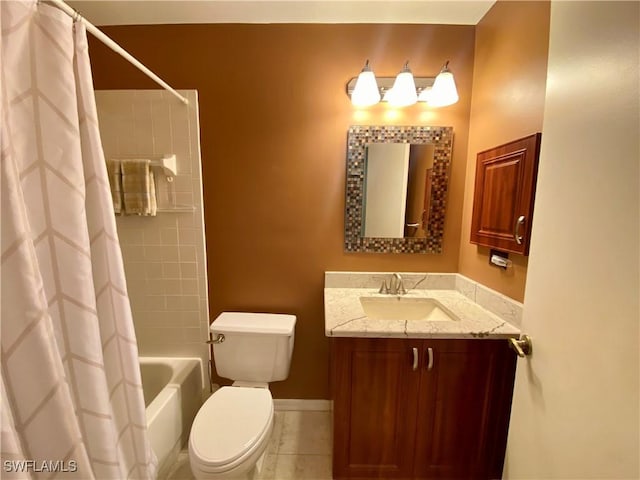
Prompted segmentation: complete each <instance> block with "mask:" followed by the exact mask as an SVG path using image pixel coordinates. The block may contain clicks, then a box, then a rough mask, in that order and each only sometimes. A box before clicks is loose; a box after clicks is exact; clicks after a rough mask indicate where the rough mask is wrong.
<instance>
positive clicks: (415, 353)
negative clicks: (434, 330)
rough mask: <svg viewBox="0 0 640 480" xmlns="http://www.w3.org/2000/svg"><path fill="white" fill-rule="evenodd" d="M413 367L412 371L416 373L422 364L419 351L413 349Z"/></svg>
mask: <svg viewBox="0 0 640 480" xmlns="http://www.w3.org/2000/svg"><path fill="white" fill-rule="evenodd" d="M412 350H413V367H412V370H413V371H414V372H415V371H416V370H417V369H418V365H419V364H420V362H419V358H418V349H417V348H415V347H413V349H412Z"/></svg>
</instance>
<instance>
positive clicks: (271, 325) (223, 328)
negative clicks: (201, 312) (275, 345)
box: [209, 312, 296, 335]
mask: <svg viewBox="0 0 640 480" xmlns="http://www.w3.org/2000/svg"><path fill="white" fill-rule="evenodd" d="M295 325H296V316H295V315H285V314H281V313H247V312H222V313H221V314H220V315H218V317H217V318H216V319H215V320H214V321H213V323H212V324H211V326H210V327H209V330H211V332H216V333H225V332H228V333H261V334H273V335H293V329H294V327H295Z"/></svg>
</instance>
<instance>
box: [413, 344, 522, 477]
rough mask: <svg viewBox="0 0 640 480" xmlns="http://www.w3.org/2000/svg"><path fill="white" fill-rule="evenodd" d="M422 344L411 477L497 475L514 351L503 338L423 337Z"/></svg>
mask: <svg viewBox="0 0 640 480" xmlns="http://www.w3.org/2000/svg"><path fill="white" fill-rule="evenodd" d="M423 348H424V351H425V352H428V350H429V349H431V352H432V354H431V357H432V359H433V360H432V362H431V368H429V364H427V365H425V366H424V368H423V373H422V376H421V382H420V388H419V390H420V393H419V398H420V406H419V409H418V418H417V425H418V431H419V433H418V435H417V437H416V445H415V449H416V457H415V478H420V479H493V478H501V476H502V463H503V459H504V452H505V447H506V439H507V429H508V423H509V413H510V407H511V395H512V389H513V376H514V373H515V355H514V354H513V352H511V351H510V350H509V348H508V344H507V342H506V341H505V340H425V341H424V345H423ZM428 357H429V354H428V353H427V354H426V355H425V358H428Z"/></svg>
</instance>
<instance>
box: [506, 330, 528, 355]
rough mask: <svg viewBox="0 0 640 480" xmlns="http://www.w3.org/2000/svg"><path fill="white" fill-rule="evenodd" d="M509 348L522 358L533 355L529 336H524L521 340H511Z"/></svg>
mask: <svg viewBox="0 0 640 480" xmlns="http://www.w3.org/2000/svg"><path fill="white" fill-rule="evenodd" d="M509 346H510V347H511V349H512V350H515V352H516V353H517V354H518V356H519V357H521V358H524V357H526V356H527V355H531V350H532V349H533V346H532V344H531V337H530V336H529V335H522V336H521V337H520V338H519V339H515V338H510V339H509Z"/></svg>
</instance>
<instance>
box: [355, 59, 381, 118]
mask: <svg viewBox="0 0 640 480" xmlns="http://www.w3.org/2000/svg"><path fill="white" fill-rule="evenodd" d="M379 101H380V90H379V89H378V82H377V81H376V76H375V75H374V73H373V71H372V70H371V67H369V60H367V63H365V65H364V68H363V69H362V71H361V72H360V75H358V79H357V80H356V86H355V87H354V88H353V92H352V93H351V103H352V104H353V105H354V106H356V107H369V106H371V105H375V104H376V103H378V102H379Z"/></svg>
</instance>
